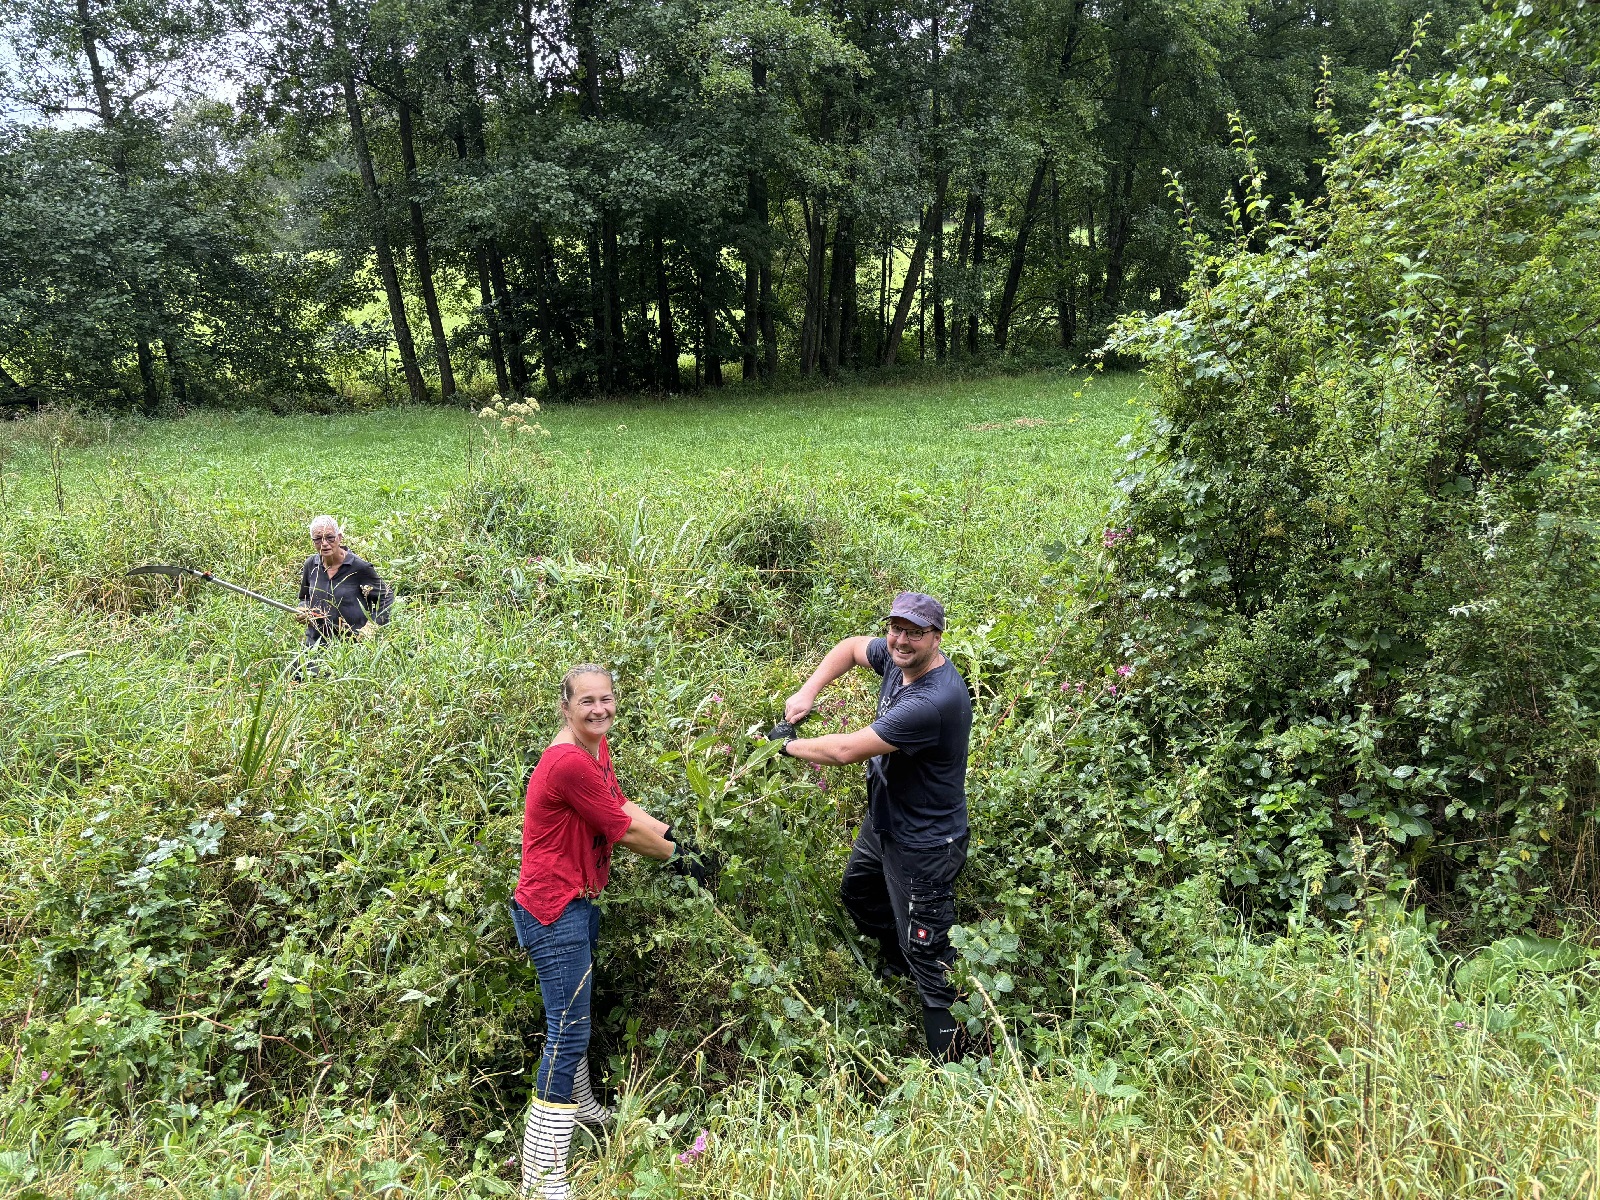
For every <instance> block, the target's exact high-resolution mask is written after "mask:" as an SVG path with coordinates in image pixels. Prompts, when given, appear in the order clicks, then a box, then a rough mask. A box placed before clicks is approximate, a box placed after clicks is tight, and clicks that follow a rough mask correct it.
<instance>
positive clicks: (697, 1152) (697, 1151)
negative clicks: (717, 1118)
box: [678, 1129, 706, 1166]
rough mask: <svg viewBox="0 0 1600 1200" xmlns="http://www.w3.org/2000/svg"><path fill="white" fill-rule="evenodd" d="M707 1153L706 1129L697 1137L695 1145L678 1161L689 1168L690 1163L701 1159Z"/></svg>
mask: <svg viewBox="0 0 1600 1200" xmlns="http://www.w3.org/2000/svg"><path fill="white" fill-rule="evenodd" d="M705 1152H706V1131H705V1130H704V1129H702V1130H701V1131H700V1133H699V1136H697V1137H696V1138H695V1139H694V1145H692V1146H690V1147H689V1148H688V1149H687V1150H685V1151H684V1152H683V1153H682V1154H680V1155H678V1161H679V1162H681V1163H682V1164H683V1165H684V1166H688V1165H689V1164H690V1163H692V1162H693V1161H694V1160H695V1159H697V1158H699V1157H700V1156H701V1155H702V1154H704V1153H705Z"/></svg>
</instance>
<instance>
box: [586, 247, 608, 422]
mask: <svg viewBox="0 0 1600 1200" xmlns="http://www.w3.org/2000/svg"><path fill="white" fill-rule="evenodd" d="M585 244H586V247H587V250H588V256H589V330H590V337H591V339H592V340H591V342H590V345H591V347H592V348H593V357H594V363H595V378H596V381H597V382H596V386H597V387H598V388H599V391H600V394H601V395H607V394H609V393H610V391H611V384H612V377H611V323H610V320H609V319H608V317H607V315H606V309H607V304H606V294H605V275H606V268H605V263H603V262H602V261H601V259H600V234H599V232H598V231H597V230H596V229H595V228H594V227H593V226H591V227H590V229H589V234H588V237H587V238H586V239H585Z"/></svg>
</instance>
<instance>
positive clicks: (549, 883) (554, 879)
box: [516, 738, 632, 925]
mask: <svg viewBox="0 0 1600 1200" xmlns="http://www.w3.org/2000/svg"><path fill="white" fill-rule="evenodd" d="M626 800H627V797H626V796H624V795H623V794H622V788H621V787H620V786H619V785H618V783H617V773H616V772H615V771H613V770H612V769H611V747H610V746H608V745H607V744H606V740H605V738H601V739H600V759H599V761H598V762H596V761H595V760H594V759H593V758H591V757H590V756H589V752H588V751H587V750H585V749H584V748H583V747H582V746H575V745H572V744H570V743H567V742H561V743H559V744H557V745H554V746H551V747H550V748H549V749H548V750H546V751H545V752H544V753H543V754H541V755H540V756H539V765H538V766H536V767H535V768H534V769H533V775H532V776H531V777H530V778H529V780H528V804H527V809H526V811H525V812H524V815H523V818H522V874H521V876H520V878H519V879H518V881H517V891H516V898H517V903H518V904H520V905H522V907H523V908H525V909H527V910H528V911H529V912H530V913H532V914H533V916H534V917H535V918H536V919H537V920H538V922H539V924H541V925H548V924H550V923H551V922H552V921H554V920H555V919H556V918H557V917H559V916H560V915H561V914H562V913H563V912H564V911H566V907H567V905H568V904H570V903H572V901H573V900H575V899H577V898H578V897H579V896H584V897H590V898H592V897H595V896H598V895H599V894H600V892H601V889H603V888H604V887H605V886H606V880H607V879H609V878H610V877H611V848H612V847H613V846H615V845H616V844H617V843H618V842H620V841H621V840H622V837H623V835H624V834H625V833H627V832H628V827H629V825H630V824H631V823H632V822H630V821H629V820H628V817H627V814H626V813H624V812H623V811H622V805H623V802H624V801H626Z"/></svg>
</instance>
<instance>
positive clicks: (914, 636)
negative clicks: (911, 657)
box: [888, 625, 933, 642]
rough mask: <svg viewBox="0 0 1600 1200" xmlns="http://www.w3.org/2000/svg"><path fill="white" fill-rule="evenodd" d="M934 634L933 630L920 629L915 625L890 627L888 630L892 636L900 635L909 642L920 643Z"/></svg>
mask: <svg viewBox="0 0 1600 1200" xmlns="http://www.w3.org/2000/svg"><path fill="white" fill-rule="evenodd" d="M932 632H933V630H931V629H920V628H918V627H917V626H915V625H890V626H889V628H888V633H889V634H890V635H891V636H892V635H894V634H899V635H900V636H901V637H903V638H905V640H906V641H908V642H920V641H921V640H922V639H923V638H925V637H927V636H928V635H929V634H930V633H932Z"/></svg>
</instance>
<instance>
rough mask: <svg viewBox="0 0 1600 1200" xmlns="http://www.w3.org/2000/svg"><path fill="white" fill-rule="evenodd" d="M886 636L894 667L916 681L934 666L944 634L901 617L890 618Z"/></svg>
mask: <svg viewBox="0 0 1600 1200" xmlns="http://www.w3.org/2000/svg"><path fill="white" fill-rule="evenodd" d="M884 636H885V637H886V638H887V640H888V642H889V658H890V659H891V660H892V661H893V663H894V665H895V666H897V667H899V668H900V671H901V673H902V674H904V675H905V677H906V678H907V679H915V678H917V677H918V676H920V675H922V674H924V673H925V672H927V671H928V669H929V668H930V667H932V666H933V663H934V660H935V659H936V658H937V657H938V655H939V642H940V641H941V640H942V639H943V637H944V633H943V632H942V631H940V630H938V629H925V628H923V627H922V626H921V625H913V624H912V623H911V622H910V621H907V620H903V619H902V618H900V617H890V618H889V628H888V629H887V630H886V631H885V635H884Z"/></svg>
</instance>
